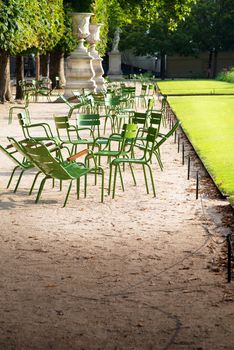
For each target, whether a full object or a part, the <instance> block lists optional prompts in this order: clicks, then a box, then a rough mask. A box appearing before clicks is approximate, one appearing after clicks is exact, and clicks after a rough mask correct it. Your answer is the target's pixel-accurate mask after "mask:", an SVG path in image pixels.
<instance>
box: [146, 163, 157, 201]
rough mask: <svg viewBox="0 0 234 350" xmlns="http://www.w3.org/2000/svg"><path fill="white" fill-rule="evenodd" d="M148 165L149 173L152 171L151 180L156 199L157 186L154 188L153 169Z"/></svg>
mask: <svg viewBox="0 0 234 350" xmlns="http://www.w3.org/2000/svg"><path fill="white" fill-rule="evenodd" d="M146 165H147V166H148V168H149V171H150V178H151V183H152V189H153V193H154V197H156V191H155V186H154V178H153V173H152V169H151V167H150V165H149V164H146Z"/></svg>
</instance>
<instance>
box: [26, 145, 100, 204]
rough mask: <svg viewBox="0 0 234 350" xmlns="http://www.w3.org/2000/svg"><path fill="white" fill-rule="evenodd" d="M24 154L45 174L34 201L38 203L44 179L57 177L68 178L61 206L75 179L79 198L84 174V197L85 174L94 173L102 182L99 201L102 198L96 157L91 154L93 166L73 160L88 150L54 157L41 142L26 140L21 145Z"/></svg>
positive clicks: (62, 179)
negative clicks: (69, 155) (65, 158)
mask: <svg viewBox="0 0 234 350" xmlns="http://www.w3.org/2000/svg"><path fill="white" fill-rule="evenodd" d="M23 148H24V151H25V154H27V156H28V157H29V158H30V159H31V161H32V163H33V164H34V165H35V166H36V167H37V168H38V169H39V170H40V171H41V172H42V173H43V174H44V175H45V177H44V178H43V180H42V181H41V184H40V187H39V190H38V193H37V197H36V200H35V202H36V203H38V201H39V199H40V196H41V193H42V191H43V188H44V185H45V182H46V180H48V179H58V180H60V181H65V180H68V181H70V184H69V187H68V191H67V195H66V197H65V201H64V204H63V207H65V206H66V204H67V200H68V197H69V195H70V191H71V187H72V183H73V181H74V180H76V183H77V199H79V192H80V178H81V177H82V176H84V179H85V192H84V195H85V197H86V194H87V175H88V174H95V177H96V176H97V175H101V177H102V183H101V202H102V203H103V200H104V171H103V169H102V168H101V167H99V166H97V163H96V159H95V158H94V157H93V156H92V155H90V156H92V158H93V160H94V167H92V168H88V167H86V166H85V165H84V164H83V163H81V162H79V163H77V162H76V161H75V160H76V159H77V158H79V157H81V156H83V155H86V154H88V153H89V151H88V150H83V151H81V152H79V153H77V154H75V155H73V156H71V157H69V158H67V160H62V155H60V157H59V158H58V157H54V156H53V155H52V154H51V153H50V151H49V150H48V148H47V147H46V146H45V145H44V144H43V143H41V142H38V141H34V140H28V141H27V142H26V143H24V145H23Z"/></svg>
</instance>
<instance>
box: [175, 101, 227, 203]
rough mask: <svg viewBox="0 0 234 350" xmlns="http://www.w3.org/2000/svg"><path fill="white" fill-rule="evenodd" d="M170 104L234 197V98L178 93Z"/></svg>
mask: <svg viewBox="0 0 234 350" xmlns="http://www.w3.org/2000/svg"><path fill="white" fill-rule="evenodd" d="M169 103H170V105H171V107H172V109H173V111H174V112H175V113H176V115H177V117H178V119H179V120H181V122H182V127H183V129H184V131H185V132H186V134H187V136H188V138H189V140H190V141H191V143H192V144H193V146H194V148H195V150H196V152H197V153H198V155H199V157H200V158H201V159H202V161H203V163H204V165H205V166H206V168H207V170H208V171H209V173H210V174H211V176H212V178H213V179H214V181H215V182H216V184H217V186H218V187H219V189H220V190H221V192H222V193H224V194H225V195H227V196H232V198H233V199H234V97H233V96H180V97H178V96H175V97H169Z"/></svg>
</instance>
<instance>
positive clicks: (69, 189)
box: [63, 180, 72, 208]
mask: <svg viewBox="0 0 234 350" xmlns="http://www.w3.org/2000/svg"><path fill="white" fill-rule="evenodd" d="M71 188H72V180H71V181H70V184H69V187H68V191H67V195H66V198H65V201H64V203H63V208H64V207H66V204H67V200H68V197H69V194H70V192H71Z"/></svg>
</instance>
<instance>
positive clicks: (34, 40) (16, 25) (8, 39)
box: [0, 0, 64, 55]
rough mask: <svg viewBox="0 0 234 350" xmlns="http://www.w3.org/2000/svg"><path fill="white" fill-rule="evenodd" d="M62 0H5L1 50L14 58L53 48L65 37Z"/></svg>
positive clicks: (0, 17) (0, 19)
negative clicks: (31, 50) (26, 53)
mask: <svg viewBox="0 0 234 350" xmlns="http://www.w3.org/2000/svg"><path fill="white" fill-rule="evenodd" d="M63 16H64V12H63V6H62V0H3V1H2V2H1V7H0V33H1V34H0V48H1V50H3V51H5V52H9V53H10V54H12V55H15V54H20V53H23V52H26V51H27V50H29V49H32V48H34V49H36V50H38V51H39V52H41V53H44V52H46V51H48V50H50V49H51V48H53V47H54V46H55V45H56V43H57V41H58V40H59V39H60V37H61V36H62V34H63V31H64V24H63Z"/></svg>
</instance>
